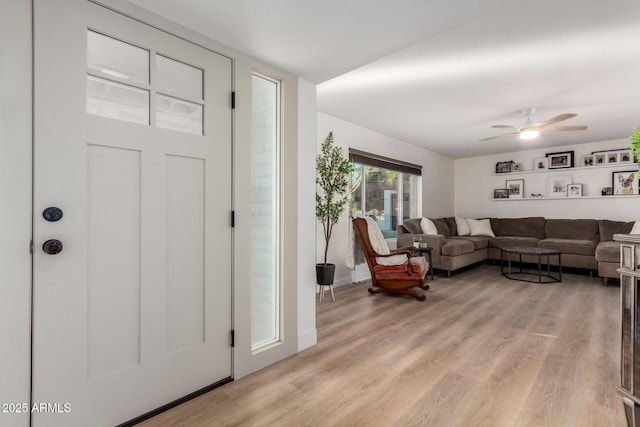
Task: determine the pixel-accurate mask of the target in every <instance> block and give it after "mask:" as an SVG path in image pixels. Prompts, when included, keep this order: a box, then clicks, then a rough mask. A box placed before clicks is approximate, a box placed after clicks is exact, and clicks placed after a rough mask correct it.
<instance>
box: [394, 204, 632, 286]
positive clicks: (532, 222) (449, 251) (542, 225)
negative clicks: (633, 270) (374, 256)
mask: <svg viewBox="0 0 640 427" xmlns="http://www.w3.org/2000/svg"><path fill="white" fill-rule="evenodd" d="M420 220H421V218H412V219H408V220H406V221H405V222H404V223H403V224H401V225H398V227H397V232H398V247H403V246H411V245H412V243H413V237H416V236H418V237H420V238H421V241H422V242H424V243H427V244H428V245H429V246H431V247H432V248H434V249H433V251H432V258H433V268H436V269H441V270H446V271H447V273H448V276H450V275H451V272H452V271H454V270H457V269H459V268H462V267H466V266H468V265H471V264H474V263H477V262H480V261H484V260H486V259H490V260H499V259H500V248H501V247H513V246H529V247H539V248H548V249H557V250H560V251H561V252H562V266H563V267H575V268H583V269H587V270H590V271H591V272H593V271H595V270H597V271H598V275H599V276H600V277H602V278H603V279H604V284H605V285H606V284H607V279H608V278H610V277H618V272H617V268H618V265H619V258H620V244H619V243H617V242H614V241H613V235H614V234H618V233H620V234H627V233H629V232H630V231H631V228H632V227H633V224H634V222H633V221H631V222H622V221H610V220H596V219H546V218H543V217H528V218H490V219H489V220H490V222H491V229H492V231H493V233H494V234H495V237H491V236H459V235H458V232H457V227H456V222H455V218H436V219H432V221H433V223H434V224H435V226H436V228H437V231H438V234H437V235H425V234H422V230H421V229H420ZM523 260H524V261H530V262H533V261H534V259H533V258H531V259H527V258H526V257H523ZM550 261H551V262H552V265H553V262H554V260H553V259H551V260H550Z"/></svg>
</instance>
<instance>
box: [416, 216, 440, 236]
mask: <svg viewBox="0 0 640 427" xmlns="http://www.w3.org/2000/svg"><path fill="white" fill-rule="evenodd" d="M420 229H421V230H422V234H426V235H429V236H435V235H436V234H438V229H437V228H436V225H435V224H434V223H433V221H431V220H430V219H428V218H422V220H421V221H420Z"/></svg>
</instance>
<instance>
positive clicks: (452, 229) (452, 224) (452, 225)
mask: <svg viewBox="0 0 640 427" xmlns="http://www.w3.org/2000/svg"><path fill="white" fill-rule="evenodd" d="M444 220H445V221H446V222H447V225H448V226H449V236H457V235H458V227H457V226H456V219H455V218H454V217H452V216H451V217H448V218H444Z"/></svg>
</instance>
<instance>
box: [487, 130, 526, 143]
mask: <svg viewBox="0 0 640 427" xmlns="http://www.w3.org/2000/svg"><path fill="white" fill-rule="evenodd" d="M516 135H520V132H513V133H505V134H504V135H497V136H490V137H489V138H484V139H481V140H480V141H489V140H490V139H496V138H502V137H503V136H516Z"/></svg>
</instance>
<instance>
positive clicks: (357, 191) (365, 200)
mask: <svg viewBox="0 0 640 427" xmlns="http://www.w3.org/2000/svg"><path fill="white" fill-rule="evenodd" d="M349 159H350V160H351V161H352V162H353V163H354V164H355V170H354V172H353V174H352V176H351V181H352V188H353V189H354V191H353V194H352V195H351V213H352V214H356V213H358V214H364V215H367V216H370V217H372V218H374V219H375V220H376V222H377V223H378V225H379V226H380V229H381V230H382V234H383V235H384V237H385V238H387V239H389V238H395V237H396V226H397V225H398V224H401V223H402V222H403V221H404V220H405V219H409V218H416V217H418V216H419V215H421V209H419V194H420V184H421V180H420V175H421V173H422V167H421V166H420V165H414V164H410V163H406V162H401V161H399V160H394V159H389V158H386V157H382V156H378V155H375V154H371V153H365V152H363V151H359V150H354V149H349Z"/></svg>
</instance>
